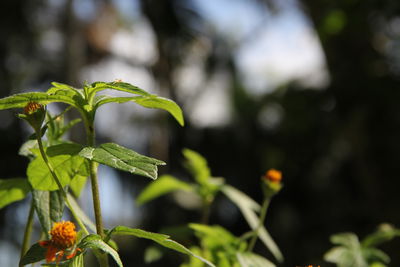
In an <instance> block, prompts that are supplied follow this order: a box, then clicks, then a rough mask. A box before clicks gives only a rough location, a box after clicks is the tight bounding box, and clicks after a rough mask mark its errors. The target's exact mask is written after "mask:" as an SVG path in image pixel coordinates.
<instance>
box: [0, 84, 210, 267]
mask: <svg viewBox="0 0 400 267" xmlns="http://www.w3.org/2000/svg"><path fill="white" fill-rule="evenodd" d="M52 85H53V86H52V87H51V88H50V89H48V90H47V91H46V92H29V93H21V94H16V95H12V96H9V97H6V98H2V99H0V110H3V109H11V108H24V112H23V113H22V114H19V115H18V116H19V117H20V118H22V119H24V120H26V121H27V122H28V123H29V124H30V125H31V126H32V128H33V129H34V134H33V135H32V136H31V137H30V139H31V140H29V141H27V142H26V143H25V144H23V145H22V147H21V150H20V154H21V155H23V156H26V157H28V158H29V159H30V163H29V165H28V168H27V179H26V178H14V179H3V180H0V208H2V207H4V206H6V205H8V204H10V203H12V202H15V201H18V200H21V199H23V198H25V197H26V196H27V195H28V194H29V193H30V194H31V195H32V203H31V208H30V212H29V215H28V219H27V224H26V229H25V234H24V241H23V246H22V250H21V260H20V266H23V265H26V264H30V263H35V262H38V261H41V260H43V259H45V258H46V261H47V264H44V265H43V266H70V267H72V266H74V267H77V266H84V264H83V256H84V254H85V252H86V251H87V250H89V249H93V252H94V254H95V255H96V257H97V258H98V261H99V265H100V266H108V257H107V254H109V255H111V257H112V258H113V259H114V260H115V262H116V263H117V265H118V266H123V264H122V262H121V260H120V258H119V255H118V252H117V251H116V246H115V243H114V242H113V241H112V240H111V238H112V237H113V236H115V235H129V236H135V237H139V238H145V239H150V240H153V241H154V242H156V243H158V244H160V245H162V246H164V247H167V248H169V249H172V250H175V251H178V252H181V253H184V254H187V255H190V256H194V257H196V258H198V259H199V260H200V261H202V262H204V263H206V264H207V265H209V266H214V265H213V264H212V263H211V262H209V261H207V260H205V259H203V258H201V257H200V256H197V255H196V254H194V253H193V252H192V251H191V250H189V249H187V248H186V247H184V246H183V245H181V244H179V243H177V242H175V241H173V240H171V239H170V238H169V236H167V235H162V234H158V233H151V232H147V231H144V230H141V229H133V228H128V227H125V226H116V227H114V228H113V229H109V230H107V229H103V223H102V216H101V207H100V195H99V189H98V178H97V167H98V164H104V165H107V166H110V167H113V168H116V169H119V170H122V171H127V172H130V173H132V174H138V175H141V176H145V177H148V178H150V179H153V180H155V179H157V166H159V165H164V164H165V163H164V162H162V161H160V160H157V159H154V158H150V157H147V156H144V155H140V154H139V153H137V152H135V151H133V150H130V149H128V148H125V147H122V146H120V145H118V144H115V143H105V144H100V145H96V144H95V127H94V121H95V117H96V111H97V110H98V108H99V107H101V106H103V105H105V104H108V103H125V102H133V103H136V104H138V105H141V106H143V107H146V108H156V109H163V110H166V111H168V112H169V113H170V114H171V115H172V116H173V117H174V118H175V119H176V120H177V121H178V122H179V124H180V125H183V124H184V120H183V116H182V111H181V109H180V108H179V106H178V105H177V104H176V103H175V102H173V101H171V100H169V99H166V98H162V97H159V96H157V95H154V94H150V93H148V92H146V91H144V90H142V89H140V88H138V87H136V86H133V85H131V84H129V83H124V82H119V81H115V82H108V83H107V82H95V83H92V84H85V85H84V87H83V89H77V88H74V87H71V86H69V85H66V84H61V83H52ZM106 89H111V90H117V91H122V92H125V93H128V94H130V96H125V97H115V96H108V95H99V94H98V93H99V92H101V91H104V90H106ZM53 102H62V103H64V104H67V107H66V108H65V110H64V111H63V112H62V113H61V114H58V115H52V114H50V112H48V111H47V110H46V106H45V105H47V104H50V103H53ZM71 108H75V109H77V110H78V111H79V113H80V115H81V119H78V120H73V121H70V122H68V123H65V122H64V114H65V112H68V111H69V110H70V109H71ZM80 122H83V126H84V128H85V130H86V135H87V141H86V144H84V145H82V144H77V143H73V142H71V141H68V140H65V139H64V134H65V133H66V132H67V131H68V130H69V129H70V128H71V127H74V126H75V125H77V124H79V123H80ZM44 136H45V137H46V139H45V140H43V137H44ZM87 177H89V178H90V182H91V187H92V196H93V209H94V213H95V222H94V223H92V222H91V221H90V220H89V219H88V218H87V216H86V215H85V214H84V213H83V212H82V210H81V209H80V208H79V206H78V204H77V202H76V200H75V198H76V197H79V195H80V193H81V190H82V188H83V186H84V184H85V183H86V179H87ZM64 206H67V208H68V209H69V211H70V212H71V214H72V217H73V219H74V220H75V221H76V223H77V224H78V225H79V227H80V228H81V229H80V231H79V232H78V233H76V232H75V225H74V224H72V223H70V222H60V220H61V217H62V215H63V214H64ZM34 214H37V216H38V218H39V221H40V224H41V226H42V234H43V236H44V238H45V239H47V240H46V241H40V242H38V243H35V244H34V245H32V246H31V245H30V235H31V232H32V222H33V217H34ZM93 232H95V233H93ZM54 262H55V263H54Z"/></svg>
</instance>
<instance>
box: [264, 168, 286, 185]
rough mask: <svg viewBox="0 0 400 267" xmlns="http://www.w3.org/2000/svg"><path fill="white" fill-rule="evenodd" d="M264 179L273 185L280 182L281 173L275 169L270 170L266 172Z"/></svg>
mask: <svg viewBox="0 0 400 267" xmlns="http://www.w3.org/2000/svg"><path fill="white" fill-rule="evenodd" d="M264 177H265V179H267V180H269V181H271V182H273V183H280V182H281V180H282V172H280V171H278V170H275V169H270V170H268V171H267V173H266V174H265V176H264Z"/></svg>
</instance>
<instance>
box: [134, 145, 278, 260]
mask: <svg viewBox="0 0 400 267" xmlns="http://www.w3.org/2000/svg"><path fill="white" fill-rule="evenodd" d="M182 153H183V155H184V157H185V161H184V166H185V167H186V169H187V170H188V171H189V173H190V174H191V176H192V177H193V180H194V183H187V182H184V181H182V180H180V179H178V178H176V177H174V176H171V175H163V176H161V177H160V178H159V179H158V180H157V181H155V182H153V183H151V184H149V185H148V186H147V187H146V188H145V189H144V190H143V191H142V193H141V194H140V195H139V196H138V198H137V203H139V204H144V203H147V202H148V201H151V200H153V199H155V198H157V197H160V196H162V195H165V194H168V193H172V192H174V191H184V192H187V193H191V194H193V195H195V196H197V198H199V199H200V200H201V207H202V208H201V211H202V216H201V219H200V222H201V224H189V228H191V229H192V230H193V231H194V234H195V235H196V236H197V238H199V240H200V246H193V247H192V248H191V249H192V250H193V251H196V252H197V253H198V254H199V255H202V256H203V257H204V258H206V259H208V260H210V261H212V262H214V263H216V265H217V266H238V267H239V266H242V267H247V266H255V267H256V266H260V267H261V266H275V264H273V263H272V262H271V261H269V260H267V259H266V258H264V257H262V256H260V255H257V254H255V253H253V252H252V250H253V248H254V245H255V243H256V241H257V239H258V238H260V239H261V241H262V242H263V243H264V245H265V246H266V247H267V248H268V249H269V250H270V252H271V253H272V254H273V256H274V257H275V259H276V260H277V261H278V262H282V261H283V256H282V253H281V252H280V250H279V248H278V246H277V245H276V243H275V242H274V240H273V239H272V237H271V236H270V234H269V233H268V231H267V230H266V229H265V227H264V220H265V217H266V213H267V209H268V205H269V203H270V201H271V198H272V197H273V196H274V195H275V194H276V193H277V192H279V190H280V189H281V187H282V185H281V182H280V180H281V173H280V172H279V171H276V170H270V171H268V172H267V173H266V175H265V176H263V177H262V181H261V188H262V189H263V192H264V201H263V205H262V206H260V205H259V204H258V203H257V202H255V201H254V200H253V199H251V198H250V197H249V196H247V195H246V194H245V193H243V192H241V191H240V190H238V189H236V188H234V187H232V186H230V185H228V184H226V183H225V180H224V179H223V178H221V177H213V176H212V175H211V171H210V169H209V167H208V164H207V161H206V159H205V158H204V157H203V156H201V155H200V154H199V153H197V152H195V151H193V150H190V149H184V150H183V151H182ZM219 192H221V193H223V194H224V195H225V196H226V197H227V198H228V199H230V200H231V201H232V202H233V203H234V204H235V205H236V206H237V207H238V208H239V210H240V211H241V213H242V214H243V216H244V218H245V219H246V221H247V222H248V224H249V226H250V228H251V230H250V231H249V232H247V233H244V234H243V235H242V236H241V237H236V236H234V235H233V234H232V233H230V232H229V231H228V230H226V229H224V228H223V227H222V226H218V225H214V226H210V225H208V218H209V215H210V207H211V205H212V203H213V201H214V199H215V197H216V195H217V194H218V193H219ZM258 213H259V214H260V215H258ZM200 266H204V264H203V263H202V262H200V261H198V260H196V259H191V260H190V261H189V262H188V263H185V264H183V265H182V267H200Z"/></svg>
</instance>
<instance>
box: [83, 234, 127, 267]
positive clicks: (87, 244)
mask: <svg viewBox="0 0 400 267" xmlns="http://www.w3.org/2000/svg"><path fill="white" fill-rule="evenodd" d="M78 247H79V248H81V249H85V248H91V249H100V250H102V251H104V252H106V253H108V254H110V255H111V256H112V257H113V258H114V260H115V262H116V263H117V264H118V266H120V267H122V266H123V264H122V262H121V259H120V258H119V255H118V252H116V251H115V250H114V249H113V248H112V247H110V246H109V245H108V244H107V243H105V242H104V241H103V240H101V237H100V236H99V235H94V234H92V235H87V236H85V237H84V238H83V239H82V240H81V242H79V244H78Z"/></svg>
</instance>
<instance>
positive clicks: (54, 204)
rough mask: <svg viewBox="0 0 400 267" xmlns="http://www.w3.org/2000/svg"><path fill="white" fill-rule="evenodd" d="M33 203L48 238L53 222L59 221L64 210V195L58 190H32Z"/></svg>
mask: <svg viewBox="0 0 400 267" xmlns="http://www.w3.org/2000/svg"><path fill="white" fill-rule="evenodd" d="M32 196H33V205H34V207H35V210H36V213H37V215H38V218H39V221H40V224H41V226H42V229H43V232H44V233H45V234H46V237H47V239H50V236H49V231H50V230H51V228H52V226H53V223H55V222H59V221H61V217H62V215H63V212H64V197H63V195H62V193H61V192H60V191H38V190H33V191H32Z"/></svg>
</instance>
